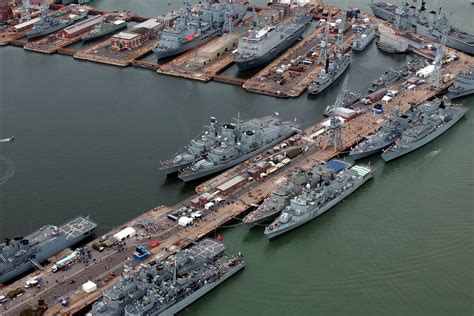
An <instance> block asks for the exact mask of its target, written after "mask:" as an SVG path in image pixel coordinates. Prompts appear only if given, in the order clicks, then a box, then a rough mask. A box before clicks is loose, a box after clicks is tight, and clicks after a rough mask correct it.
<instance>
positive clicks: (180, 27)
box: [153, 0, 247, 60]
mask: <svg viewBox="0 0 474 316" xmlns="http://www.w3.org/2000/svg"><path fill="white" fill-rule="evenodd" d="M246 12H247V6H246V5H243V4H240V3H235V2H228V1H222V2H211V1H209V0H206V1H204V2H203V3H200V4H199V6H197V7H195V8H192V7H191V5H190V4H189V2H188V1H186V2H185V6H184V8H182V9H181V10H180V12H179V16H178V18H177V19H176V21H175V24H174V25H173V27H170V28H166V29H164V30H163V31H161V33H160V40H159V42H158V44H157V45H156V46H155V47H154V48H153V51H154V52H155V54H156V56H157V58H158V60H160V59H163V58H167V57H171V56H174V55H178V54H181V53H184V52H186V51H188V50H190V49H192V48H194V47H196V46H198V45H200V44H201V43H203V42H205V41H206V40H208V39H210V38H213V37H216V36H219V35H221V34H223V33H224V32H227V31H231V29H233V28H234V27H235V26H236V25H237V24H238V23H239V22H240V21H241V20H242V18H243V17H244V15H245V13H246ZM226 28H227V29H226Z"/></svg>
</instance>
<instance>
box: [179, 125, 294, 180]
mask: <svg viewBox="0 0 474 316" xmlns="http://www.w3.org/2000/svg"><path fill="white" fill-rule="evenodd" d="M297 132H299V130H298V129H297V126H295V125H294V124H293V123H291V122H282V121H280V120H279V119H277V118H274V117H271V116H268V117H264V118H260V119H252V120H248V121H245V122H244V123H243V122H242V121H241V120H240V119H237V120H236V124H226V125H225V126H223V128H222V131H221V137H220V138H219V145H218V146H215V147H213V148H211V150H209V152H208V153H207V156H206V157H205V158H202V159H200V160H198V161H196V162H194V163H192V164H191V165H189V166H188V167H186V168H185V169H182V170H180V172H179V174H178V178H180V179H181V180H183V181H185V182H187V181H192V180H196V179H199V178H202V177H205V176H208V175H211V174H214V173H216V172H219V171H222V170H225V169H228V168H230V167H233V166H235V165H237V164H239V163H241V162H243V161H245V160H247V159H249V158H251V157H253V156H255V155H257V154H259V153H261V152H263V151H265V150H267V149H268V148H271V147H273V146H275V145H276V144H278V143H280V142H281V141H283V140H284V139H286V138H288V137H290V136H292V135H294V134H296V133H297Z"/></svg>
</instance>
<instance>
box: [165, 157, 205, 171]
mask: <svg viewBox="0 0 474 316" xmlns="http://www.w3.org/2000/svg"><path fill="white" fill-rule="evenodd" d="M199 159H201V157H199V158H196V159H194V160H191V161H186V162H185V163H182V164H176V165H173V166H169V167H161V168H160V171H161V172H163V173H164V174H172V173H176V172H178V171H180V170H182V169H184V168H186V167H187V166H189V165H191V164H193V163H194V162H196V161H198V160H199Z"/></svg>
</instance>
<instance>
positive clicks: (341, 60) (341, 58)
mask: <svg viewBox="0 0 474 316" xmlns="http://www.w3.org/2000/svg"><path fill="white" fill-rule="evenodd" d="M351 59H352V55H351V53H346V54H344V55H342V54H340V53H337V54H336V57H335V58H334V59H332V60H331V61H328V60H326V66H325V68H324V69H323V70H321V73H320V74H319V75H318V77H316V79H315V80H314V81H313V82H311V83H310V85H309V86H308V93H309V94H313V95H316V94H319V93H321V92H323V91H324V90H326V88H328V87H329V86H330V85H331V84H333V83H334V82H335V81H336V80H337V79H338V78H339V77H340V76H341V75H342V74H343V73H344V72H345V71H346V70H347V68H348V67H349V65H350V63H351Z"/></svg>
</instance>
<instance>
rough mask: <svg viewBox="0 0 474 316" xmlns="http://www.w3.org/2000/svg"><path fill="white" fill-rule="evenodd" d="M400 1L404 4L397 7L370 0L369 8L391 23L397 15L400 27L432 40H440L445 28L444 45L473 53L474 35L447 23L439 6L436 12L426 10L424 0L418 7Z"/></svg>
mask: <svg viewBox="0 0 474 316" xmlns="http://www.w3.org/2000/svg"><path fill="white" fill-rule="evenodd" d="M414 2H415V1H414ZM402 3H405V5H402V6H403V7H402V8H399V6H396V5H393V4H390V3H387V2H372V3H371V4H370V8H371V10H372V12H373V13H374V15H375V16H376V17H378V18H381V19H383V20H386V21H389V22H392V23H396V21H397V18H398V17H399V19H400V20H399V23H400V24H399V25H400V26H401V27H402V28H404V29H406V30H407V31H409V32H415V33H416V34H418V35H420V36H423V37H425V38H427V39H429V40H432V41H436V42H440V41H441V38H442V37H443V32H444V31H445V30H446V28H447V38H446V46H449V47H452V48H455V49H457V50H460V51H463V52H466V53H468V54H471V55H473V54H474V36H472V35H471V34H468V33H466V32H464V31H461V30H459V29H457V28H454V27H452V26H451V25H449V21H448V18H447V17H446V14H445V13H444V12H441V8H440V9H439V11H438V12H436V11H430V12H428V11H427V9H426V7H425V4H426V2H425V1H424V0H422V1H421V6H420V8H419V9H417V8H416V7H415V5H413V4H412V5H410V4H409V3H408V2H406V1H402Z"/></svg>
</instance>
